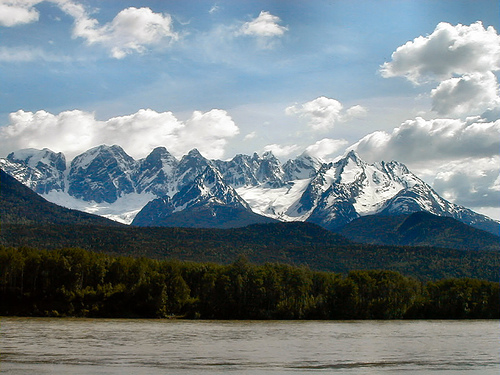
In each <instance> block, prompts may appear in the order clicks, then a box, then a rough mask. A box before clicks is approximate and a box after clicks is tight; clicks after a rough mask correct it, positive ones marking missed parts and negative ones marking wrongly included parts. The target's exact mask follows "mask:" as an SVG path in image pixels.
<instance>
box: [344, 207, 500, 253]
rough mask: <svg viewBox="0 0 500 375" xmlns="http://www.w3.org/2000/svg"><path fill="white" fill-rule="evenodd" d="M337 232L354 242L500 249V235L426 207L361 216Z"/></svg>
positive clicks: (475, 249) (463, 248)
mask: <svg viewBox="0 0 500 375" xmlns="http://www.w3.org/2000/svg"><path fill="white" fill-rule="evenodd" d="M337 233H339V234H341V235H342V236H344V237H346V238H348V239H350V240H352V241H354V242H360V243H369V244H382V245H396V246H434V247H443V248H444V247H446V248H453V249H461V250H474V251H478V250H494V251H499V250H500V237H498V236H495V235H493V234H491V233H488V232H486V231H483V230H479V229H475V228H473V227H471V226H469V225H466V224H463V223H461V222H459V221H458V220H456V219H453V218H451V217H441V216H436V215H433V214H430V213H428V212H423V211H421V212H416V213H412V214H409V215H399V216H380V215H371V216H364V217H360V218H358V219H356V220H353V221H352V222H350V223H349V224H347V225H346V226H344V227H343V228H341V229H340V230H339V231H338V232H337Z"/></svg>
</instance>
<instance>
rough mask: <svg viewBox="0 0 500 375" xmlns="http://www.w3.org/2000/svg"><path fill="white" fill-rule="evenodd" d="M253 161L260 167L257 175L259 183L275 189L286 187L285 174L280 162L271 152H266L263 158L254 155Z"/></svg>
mask: <svg viewBox="0 0 500 375" xmlns="http://www.w3.org/2000/svg"><path fill="white" fill-rule="evenodd" d="M252 159H253V160H254V161H255V162H256V163H257V164H258V165H259V167H258V169H257V171H256V173H255V175H256V177H257V181H259V183H261V184H266V185H267V186H269V187H274V188H278V187H281V186H283V185H284V183H285V182H284V175H285V172H284V171H283V168H282V166H281V163H280V161H279V160H278V159H277V158H276V157H275V156H274V155H273V153H272V152H271V151H267V152H265V153H264V154H263V155H262V158H260V157H259V156H258V155H257V154H254V156H253V158H252Z"/></svg>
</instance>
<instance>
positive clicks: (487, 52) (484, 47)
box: [381, 22, 500, 84]
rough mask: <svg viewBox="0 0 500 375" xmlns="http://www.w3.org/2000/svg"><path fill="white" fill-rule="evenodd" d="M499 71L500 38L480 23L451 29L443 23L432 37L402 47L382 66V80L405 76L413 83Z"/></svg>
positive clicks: (450, 26)
mask: <svg viewBox="0 0 500 375" xmlns="http://www.w3.org/2000/svg"><path fill="white" fill-rule="evenodd" d="M499 69H500V36H499V35H498V34H497V32H496V30H495V29H494V28H493V27H492V26H489V27H488V28H486V29H485V28H484V26H483V24H482V23H481V22H476V23H474V24H472V25H470V26H467V25H461V24H458V25H456V26H452V25H450V24H449V23H446V22H441V23H439V24H438V25H437V27H436V29H435V30H434V31H433V33H432V34H431V35H428V36H425V37H424V36H419V37H418V38H415V39H414V40H413V41H409V42H407V43H406V44H405V45H403V46H400V47H399V48H397V49H396V51H395V52H394V53H393V54H392V61H390V62H386V63H384V64H383V65H382V67H381V73H382V76H383V77H386V78H388V77H397V76H401V77H406V78H407V79H408V80H410V81H412V82H413V83H416V84H418V83H420V82H426V81H429V80H438V81H440V80H444V79H448V78H451V77H452V76H453V75H463V74H470V73H475V72H477V73H486V72H488V71H496V70H499Z"/></svg>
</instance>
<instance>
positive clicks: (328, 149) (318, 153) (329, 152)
mask: <svg viewBox="0 0 500 375" xmlns="http://www.w3.org/2000/svg"><path fill="white" fill-rule="evenodd" d="M348 143H349V142H347V141H346V140H345V139H331V138H323V139H321V140H319V141H317V142H316V143H314V144H312V145H310V146H308V147H307V148H306V152H307V153H308V154H309V155H312V156H315V157H317V158H319V159H322V160H327V159H329V158H331V157H335V156H337V155H338V154H339V151H341V150H343V149H344V148H345V147H346V146H347V145H348Z"/></svg>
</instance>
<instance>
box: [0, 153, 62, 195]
mask: <svg viewBox="0 0 500 375" xmlns="http://www.w3.org/2000/svg"><path fill="white" fill-rule="evenodd" d="M0 166H1V167H2V169H4V170H5V171H6V172H7V173H9V174H10V175H11V176H14V177H15V178H16V179H17V180H19V181H23V183H25V185H26V186H28V187H30V188H31V189H32V190H34V191H36V192H37V193H39V194H45V193H47V192H49V191H51V190H64V188H65V182H64V171H65V170H66V158H65V157H64V155H63V154H62V153H60V152H59V153H55V152H53V151H51V150H49V149H47V148H44V149H43V150H36V149H33V148H29V149H24V150H19V151H16V152H12V153H10V154H9V155H8V156H7V158H6V159H2V160H0Z"/></svg>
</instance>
